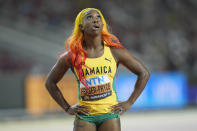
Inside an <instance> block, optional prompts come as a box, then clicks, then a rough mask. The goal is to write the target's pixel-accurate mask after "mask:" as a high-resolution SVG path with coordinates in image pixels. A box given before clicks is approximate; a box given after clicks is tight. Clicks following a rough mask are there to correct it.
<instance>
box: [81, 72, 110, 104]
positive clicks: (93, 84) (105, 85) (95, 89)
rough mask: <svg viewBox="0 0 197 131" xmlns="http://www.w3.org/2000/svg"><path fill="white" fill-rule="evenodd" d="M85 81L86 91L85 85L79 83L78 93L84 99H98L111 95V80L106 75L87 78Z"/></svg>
mask: <svg viewBox="0 0 197 131" xmlns="http://www.w3.org/2000/svg"><path fill="white" fill-rule="evenodd" d="M86 83H87V86H88V91H87V87H85V86H84V85H83V84H82V83H80V95H81V98H82V100H84V101H94V100H100V99H104V98H106V97H108V96H111V95H112V89H111V82H110V80H109V77H108V75H103V76H99V77H92V78H88V79H86ZM87 92H88V93H87Z"/></svg>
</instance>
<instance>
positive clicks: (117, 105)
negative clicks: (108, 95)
mask: <svg viewBox="0 0 197 131" xmlns="http://www.w3.org/2000/svg"><path fill="white" fill-rule="evenodd" d="M119 106H120V104H116V105H113V106H111V108H116V107H119Z"/></svg>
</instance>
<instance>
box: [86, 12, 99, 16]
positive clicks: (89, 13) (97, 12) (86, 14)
mask: <svg viewBox="0 0 197 131" xmlns="http://www.w3.org/2000/svg"><path fill="white" fill-rule="evenodd" d="M90 14H91V13H87V14H86V16H87V15H90ZM97 14H98V15H100V14H99V13H98V12H97Z"/></svg>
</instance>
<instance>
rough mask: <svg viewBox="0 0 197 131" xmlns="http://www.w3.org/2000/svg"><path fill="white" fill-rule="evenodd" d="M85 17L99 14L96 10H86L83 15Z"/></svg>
mask: <svg viewBox="0 0 197 131" xmlns="http://www.w3.org/2000/svg"><path fill="white" fill-rule="evenodd" d="M84 14H85V15H84V16H86V15H89V14H99V12H98V11H97V10H94V9H91V10H88V11H86V12H85V13H84Z"/></svg>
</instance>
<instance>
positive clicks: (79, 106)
mask: <svg viewBox="0 0 197 131" xmlns="http://www.w3.org/2000/svg"><path fill="white" fill-rule="evenodd" d="M77 108H85V109H88V107H87V106H84V105H78V106H77Z"/></svg>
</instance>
